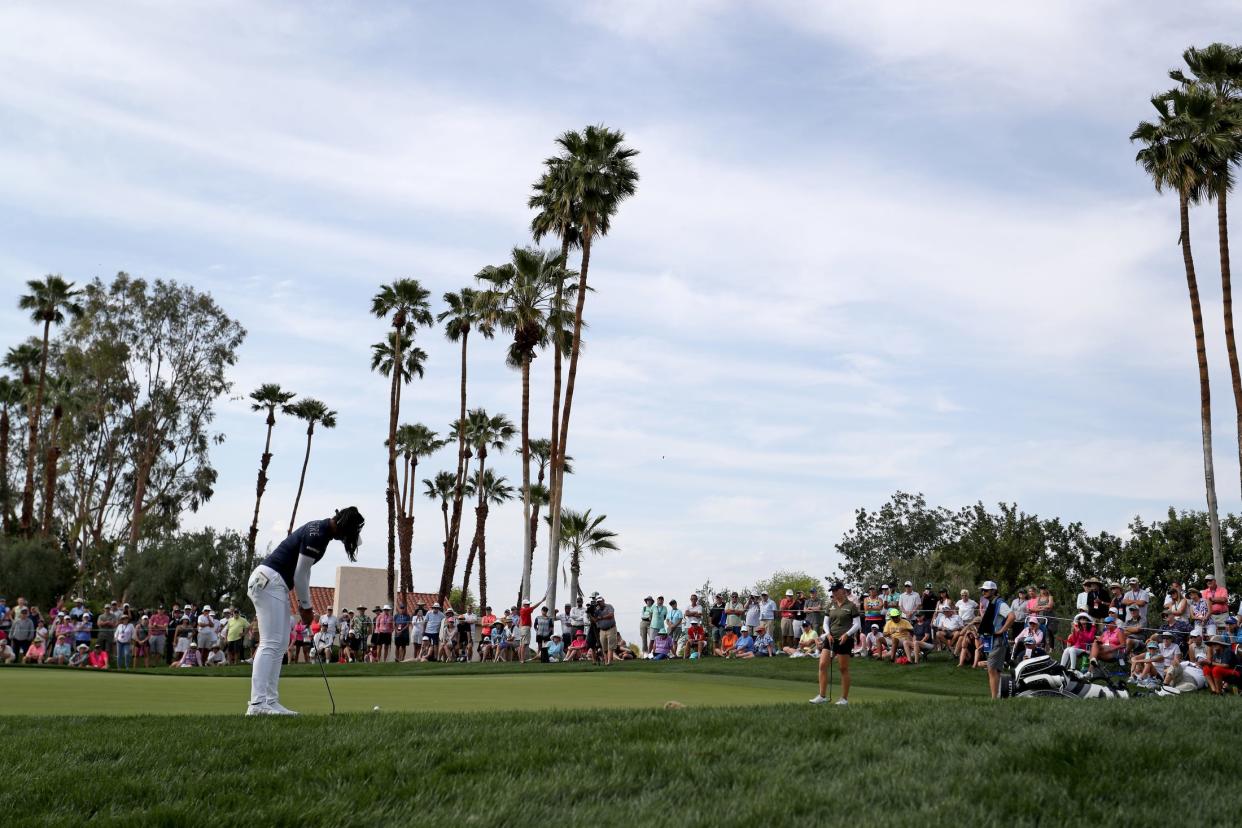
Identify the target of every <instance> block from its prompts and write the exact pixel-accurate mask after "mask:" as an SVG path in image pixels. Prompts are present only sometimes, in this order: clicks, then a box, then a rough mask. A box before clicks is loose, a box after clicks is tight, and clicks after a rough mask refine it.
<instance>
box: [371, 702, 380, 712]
mask: <svg viewBox="0 0 1242 828" xmlns="http://www.w3.org/2000/svg"><path fill="white" fill-rule="evenodd" d="M371 712H372V713H378V712H379V705H378V704H377V705H375V707H372V708H371Z"/></svg>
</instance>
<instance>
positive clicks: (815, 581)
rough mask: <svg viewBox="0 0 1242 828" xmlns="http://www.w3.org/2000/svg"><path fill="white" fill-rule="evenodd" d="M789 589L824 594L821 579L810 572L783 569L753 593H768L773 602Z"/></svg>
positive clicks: (761, 583) (758, 586)
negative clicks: (813, 590)
mask: <svg viewBox="0 0 1242 828" xmlns="http://www.w3.org/2000/svg"><path fill="white" fill-rule="evenodd" d="M787 589H792V590H794V591H795V592H797V591H798V590H802V591H803V592H804V593H806V592H810V591H811V590H812V589H817V590H819V592H820V594H823V591H824V585H823V584H822V583H821V582H820V580H819V578H817V577H816V576H814V575H811V574H810V573H808V572H803V571H801V570H792V569H791V570H785V569H781V570H777V571H776V572H773V573H772V575H771V577H769V578H765V579H764V580H762V581H759V582H757V583H756V584H755V586H754V588H753V589H752V590H751V592H752V593H753V594H755V595H759V594H761V593H764V592H766V593H767V594H768V595H769V596H770V597H771V598H772V599H773V600H775V601H779V600H780V599H781V598H783V597H784V595H785V590H787ZM713 598H714V596H713Z"/></svg>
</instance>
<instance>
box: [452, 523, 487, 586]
mask: <svg viewBox="0 0 1242 828" xmlns="http://www.w3.org/2000/svg"><path fill="white" fill-rule="evenodd" d="M476 515H477V512H476ZM476 523H477V520H476ZM478 551H479V527H478V526H477V525H476V526H475V528H474V538H473V539H472V540H471V541H470V553H469V554H468V555H466V570H465V574H464V575H463V576H462V579H461V603H462V606H461V607H458V609H459V610H464V609H465V603H466V590H468V589H469V588H470V571H471V570H472V569H474V556H475V555H476V554H477V553H478ZM480 606H487V605H486V604H480Z"/></svg>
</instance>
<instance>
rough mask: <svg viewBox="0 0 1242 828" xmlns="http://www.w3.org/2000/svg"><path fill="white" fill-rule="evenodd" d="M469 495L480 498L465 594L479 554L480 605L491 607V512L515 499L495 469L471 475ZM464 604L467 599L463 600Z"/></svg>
mask: <svg viewBox="0 0 1242 828" xmlns="http://www.w3.org/2000/svg"><path fill="white" fill-rule="evenodd" d="M466 494H468V495H469V496H471V497H477V498H478V504H479V505H478V506H477V507H476V508H475V523H474V540H473V541H472V542H471V544H470V554H469V556H467V558H466V574H465V577H464V578H463V579H462V582H461V583H462V587H461V594H462V595H463V596H465V595H466V588H467V587H468V586H469V585H470V568H471V566H472V565H473V564H474V556H475V553H476V552H477V553H478V556H479V606H482V607H485V606H487V513H488V510H489V509H490V507H492V506H499V505H500V504H502V503H507V502H508V501H510V500H512V499H513V487H512V486H510V485H509V481H507V480H506V479H505V478H503V477H497V476H496V473H495V472H493V471H492V470H491V469H488V470H487V471H486V472H484V471H483V470H482V469H480V470H478V471H476V472H475V473H474V474H473V475H471V477H470V479H469V480H467V481H466ZM462 600H463V604H464V601H465V599H464V597H463V599H462Z"/></svg>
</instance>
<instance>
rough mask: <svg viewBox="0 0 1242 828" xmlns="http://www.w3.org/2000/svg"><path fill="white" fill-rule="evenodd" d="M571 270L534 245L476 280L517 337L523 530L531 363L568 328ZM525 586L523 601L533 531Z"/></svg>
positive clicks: (527, 555)
mask: <svg viewBox="0 0 1242 828" xmlns="http://www.w3.org/2000/svg"><path fill="white" fill-rule="evenodd" d="M575 275H576V274H574V273H573V272H572V271H568V270H566V269H565V261H564V259H563V258H561V257H559V256H557V255H556V254H555V253H551V252H544V251H541V250H539V249H538V248H533V247H515V248H513V252H512V254H511V256H510V259H509V261H508V262H506V263H505V264H503V265H493V266H489V267H486V268H484V269H483V270H481V271H480V272H479V274H478V276H477V277H476V278H477V279H478V280H479V281H481V282H483V283H485V284H486V285H487V286H488V288H487V291H486V293H485V296H486V299H485V300H484V302H483V303H482V304H483V305H484V306H486V307H487V308H488V309H489V317H490V319H489V321H492V322H494V324H495V325H496V326H497V327H499V328H500V329H501V330H503V331H505V332H506V333H510V334H512V335H513V343H512V344H511V345H510V346H509V352H508V360H507V361H508V364H509V366H510V367H512V368H517V369H518V370H520V371H521V373H522V416H521V429H522V439H521V445H520V446H519V449H518V451H519V453H520V454H521V455H522V526H523V527H528V526H529V525H530V518H531V483H530V364H531V361H532V360H534V358H535V356H536V353H537V352H538V351H540V350H542V349H543V348H544V347H546V346H547V344H548V342H549V341H550V336H551V334H552V332H553V331H554V330H561V329H563V328H564V325H563V324H561V323H560V322H559V321H558V322H556V323H555V324H553V323H552V319H553V317H556V316H563V315H564V314H565V308H564V306H563V303H562V305H561V306H557V305H556V301H557V297H563V296H567V295H568V294H567V293H566V291H565V288H564V283H565V282H566V280H568V279H570V278H572V277H573V276H575ZM522 535H523V539H522V546H523V549H522V584H521V588H520V593H521V595H520V597H521V598H529V597H530V577H531V567H532V564H533V563H534V543H533V541H532V540H531V538H530V536H529V533H527V532H526V531H523V533H522Z"/></svg>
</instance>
